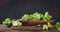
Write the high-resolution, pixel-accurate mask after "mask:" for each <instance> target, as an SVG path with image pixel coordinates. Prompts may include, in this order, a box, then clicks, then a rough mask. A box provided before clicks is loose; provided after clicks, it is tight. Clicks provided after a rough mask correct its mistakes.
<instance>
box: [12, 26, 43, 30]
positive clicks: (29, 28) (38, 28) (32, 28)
mask: <svg viewBox="0 0 60 32" xmlns="http://www.w3.org/2000/svg"><path fill="white" fill-rule="evenodd" d="M11 29H14V30H35V31H37V30H39V31H40V30H42V27H37V26H21V27H17V26H15V27H14V26H12V27H11Z"/></svg>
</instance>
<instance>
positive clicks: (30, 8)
mask: <svg viewBox="0 0 60 32" xmlns="http://www.w3.org/2000/svg"><path fill="white" fill-rule="evenodd" d="M46 11H48V12H49V14H50V15H52V16H53V18H54V19H56V20H58V21H60V20H59V19H60V17H59V16H60V14H59V13H60V1H59V0H0V23H2V21H3V20H4V19H5V18H7V17H9V18H11V19H14V18H21V16H22V15H23V14H26V13H28V14H31V13H34V12H40V13H44V12H46Z"/></svg>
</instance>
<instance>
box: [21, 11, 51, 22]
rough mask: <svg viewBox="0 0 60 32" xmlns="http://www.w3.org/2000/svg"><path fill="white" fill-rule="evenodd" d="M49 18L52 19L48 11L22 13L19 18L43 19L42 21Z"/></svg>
mask: <svg viewBox="0 0 60 32" xmlns="http://www.w3.org/2000/svg"><path fill="white" fill-rule="evenodd" d="M51 19H52V16H50V15H49V13H48V12H45V14H41V13H38V12H35V13H33V14H25V15H23V16H22V18H21V19H20V20H44V21H48V20H51Z"/></svg>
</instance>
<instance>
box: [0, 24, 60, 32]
mask: <svg viewBox="0 0 60 32" xmlns="http://www.w3.org/2000/svg"><path fill="white" fill-rule="evenodd" d="M0 32H60V31H58V30H57V29H51V30H48V31H41V30H40V31H33V30H31V31H28V30H25V31H24V30H13V29H11V28H6V27H4V26H3V25H1V24H0Z"/></svg>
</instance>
